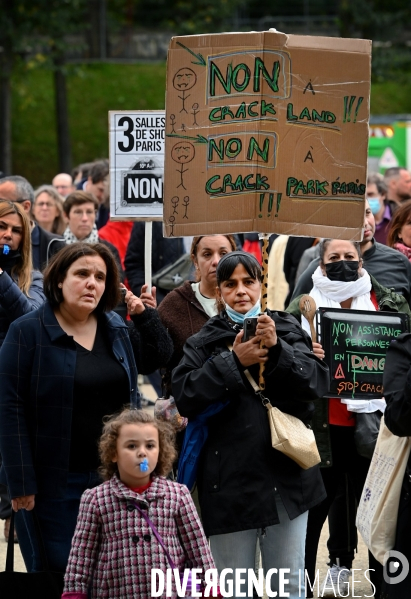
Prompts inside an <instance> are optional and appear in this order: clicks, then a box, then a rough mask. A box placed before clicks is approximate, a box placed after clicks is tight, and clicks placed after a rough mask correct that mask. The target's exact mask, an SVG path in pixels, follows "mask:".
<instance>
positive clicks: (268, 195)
mask: <svg viewBox="0 0 411 599" xmlns="http://www.w3.org/2000/svg"><path fill="white" fill-rule="evenodd" d="M370 66H371V42H370V41H368V40H356V39H340V38H323V37H308V36H307V37H306V36H296V35H285V34H282V33H276V32H262V33H234V34H216V35H198V36H186V37H174V38H173V39H172V40H171V43H170V48H169V53H168V65H167V93H166V144H165V151H166V156H165V188H164V225H165V234H166V235H167V236H179V235H198V234H205V233H210V234H211V233H233V232H240V231H243V232H245V231H260V232H263V233H271V232H276V233H284V234H290V235H310V236H321V237H327V236H329V237H341V238H346V239H357V240H358V239H361V229H362V226H363V219H364V194H365V185H366V163H367V146H368V119H369V93H370Z"/></svg>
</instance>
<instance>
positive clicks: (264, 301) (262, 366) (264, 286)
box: [258, 233, 270, 391]
mask: <svg viewBox="0 0 411 599" xmlns="http://www.w3.org/2000/svg"><path fill="white" fill-rule="evenodd" d="M260 239H262V240H263V248H262V256H263V260H262V267H261V272H262V276H263V279H262V281H261V312H267V295H268V241H269V239H270V235H269V234H267V233H262V234H260ZM260 347H261V348H262V347H264V341H261V343H260ZM264 369H265V364H260V372H259V378H258V384H259V386H260V389H261V390H262V391H264V389H265V380H264Z"/></svg>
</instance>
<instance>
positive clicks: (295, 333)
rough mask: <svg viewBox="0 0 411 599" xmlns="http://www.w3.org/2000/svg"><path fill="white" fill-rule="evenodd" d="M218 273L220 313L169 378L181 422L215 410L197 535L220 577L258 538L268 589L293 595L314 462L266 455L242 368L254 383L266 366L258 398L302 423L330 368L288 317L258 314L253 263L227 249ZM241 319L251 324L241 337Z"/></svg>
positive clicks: (201, 473)
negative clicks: (206, 541)
mask: <svg viewBox="0 0 411 599" xmlns="http://www.w3.org/2000/svg"><path fill="white" fill-rule="evenodd" d="M216 275H217V286H218V297H219V303H220V309H221V311H220V313H219V314H218V315H217V316H214V317H213V318H211V319H210V320H208V322H206V324H205V325H204V326H203V328H202V329H201V330H200V331H199V332H198V333H197V334H196V335H193V336H192V337H190V338H189V339H188V340H187V342H186V344H185V346H184V354H183V358H182V360H181V362H180V364H179V365H178V366H177V368H175V370H174V371H173V380H172V383H173V392H174V396H175V399H176V403H177V407H178V409H179V411H180V413H181V414H182V415H183V416H186V417H187V418H188V419H189V421H191V422H193V420H196V419H197V420H198V419H200V418H201V417H204V413H205V412H206V411H207V414H211V412H212V413H213V415H212V416H210V418H209V419H208V421H207V432H208V437H207V438H206V441H205V444H204V445H203V447H202V450H201V456H200V461H199V465H198V473H197V483H198V490H199V499H200V506H201V514H202V519H203V525H204V530H205V531H206V534H207V536H208V537H210V546H211V551H212V553H213V556H214V559H215V562H216V565H217V568H218V570H219V571H220V572H221V571H222V570H224V569H225V568H232V569H236V568H245V569H246V570H248V572H250V570H252V571H254V564H255V561H254V560H255V547H256V541H257V538H258V539H259V544H260V550H261V557H262V565H263V569H264V571H265V573H267V572H268V571H270V573H271V574H273V570H272V568H277V571H276V572H275V573H274V574H273V576H272V577H271V576H270V574H269V579H270V584H271V588H272V589H273V590H276V591H277V592H278V596H281V595H283V596H284V591H285V592H287V593H289V597H290V598H291V599H296V598H297V597H301V590H302V588H303V584H304V580H303V578H304V577H303V576H301V572H303V568H304V544H305V536H306V525H307V510H308V509H309V508H310V507H312V506H314V505H316V504H318V503H319V502H320V501H321V500H322V499H323V498H324V496H325V494H324V490H323V486H322V482H321V476H320V472H319V469H318V466H314V467H313V468H310V469H308V470H303V469H302V468H301V467H300V466H299V465H298V464H297V463H296V462H294V461H293V460H292V459H291V458H289V457H288V456H286V455H284V454H283V453H281V452H280V451H277V450H276V449H273V447H272V445H271V435H270V427H269V423H268V418H267V409H266V408H265V406H264V405H263V403H262V401H261V399H260V398H259V397H257V396H256V395H255V393H254V391H253V388H252V386H251V384H250V382H249V380H248V378H247V375H246V374H245V371H246V369H247V370H249V372H250V373H251V375H252V377H254V379H255V380H257V381H258V376H259V374H258V373H259V365H260V364H261V363H263V364H265V372H264V378H265V383H266V389H265V391H264V394H265V396H266V397H267V398H268V399H269V400H270V402H271V403H272V405H274V406H276V407H278V408H279V409H281V410H282V411H283V412H286V413H289V414H292V415H294V416H296V417H297V418H299V419H300V420H302V421H303V422H307V421H309V420H310V419H311V417H312V412H313V403H312V401H311V400H312V399H313V398H314V397H316V394H318V393H319V394H323V393H325V389H326V385H327V380H328V369H327V368H326V366H325V364H323V363H322V361H321V360H319V359H318V358H317V357H316V356H314V354H313V352H312V351H311V342H310V340H309V338H308V336H307V335H306V334H305V333H304V331H303V330H302V329H301V327H300V326H299V325H298V323H297V322H296V321H295V319H294V318H293V317H292V316H290V315H288V314H284V313H283V312H280V313H277V312H268V313H267V314H260V311H261V306H260V294H261V267H260V264H259V263H258V261H257V259H256V258H255V257H254V256H252V255H250V254H247V253H246V252H239V251H235V252H231V253H229V254H227V255H226V256H224V257H222V258H221V260H220V262H219V263H218V266H217V273H216ZM246 317H247V319H249V318H250V319H252V318H254V323H256V330H255V332H254V334H253V336H251V338H250V339H247V341H245V340H244V330H243V327H244V322H245V318H246ZM261 340H264V345H265V347H264V348H260V341H261ZM179 474H180V473H179ZM282 569H286V571H287V574H286V575H285V579H286V580H284V576H283V574H284V573H285V570H282ZM237 572H238V571H237ZM299 574H300V575H299ZM235 578H236V582H237V583H238V584H236V587H237V588H236V589H235V592H234V594H233V595H230V596H233V597H237V596H238V597H241V596H244V595H241V594H240V593H242V592H244V591H246V590H247V588H248V587H247V582H246V581H247V574H246V571H244V575H243V577H242V579H241V582H242V583H243V584H241V585H240V581H239V580H238V576H237V575H236V577H235ZM239 586H241V587H242V588H238V587H239ZM281 589H284V591H282V590H281ZM236 591H237V592H236ZM247 595H248V593H247Z"/></svg>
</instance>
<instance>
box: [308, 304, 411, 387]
mask: <svg viewBox="0 0 411 599" xmlns="http://www.w3.org/2000/svg"><path fill="white" fill-rule="evenodd" d="M408 328H409V322H408V316H407V315H406V314H402V313H397V314H396V313H393V312H367V311H366V310H342V309H339V308H319V310H318V333H319V339H320V342H321V344H322V346H323V349H324V352H325V358H324V361H325V362H326V364H327V365H328V367H329V369H330V389H329V393H328V394H327V397H344V398H349V399H371V398H380V397H382V396H383V386H382V381H383V373H384V366H385V354H386V353H387V349H388V346H389V344H390V343H391V341H392V340H393V339H396V338H397V337H398V336H399V335H401V333H405V332H406V331H408Z"/></svg>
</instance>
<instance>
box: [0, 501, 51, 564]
mask: <svg viewBox="0 0 411 599" xmlns="http://www.w3.org/2000/svg"><path fill="white" fill-rule="evenodd" d="M31 513H32V518H33V523H34V530H35V533H36V537H37V545H38V550H39V554H40V561H41V564H42V571H49V564H48V559H47V554H46V549H45V547H44V541H43V535H42V532H41V527H40V522H39V518H38V515H37V512H36V510H35V508H34V509H33V510H32V512H31ZM14 518H15V513H14V511H12V512H11V517H10V529H9V539H8V541H7V554H6V572H14V525H15V523H14Z"/></svg>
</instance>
